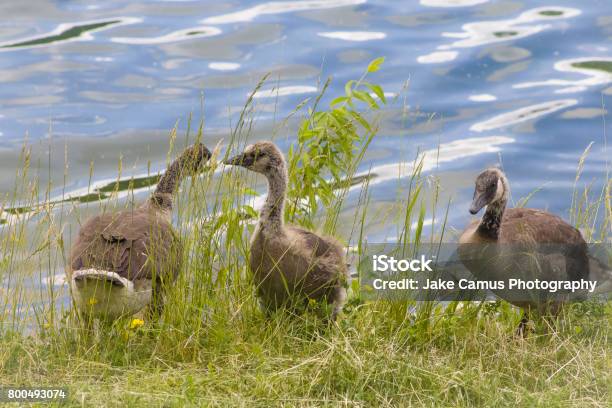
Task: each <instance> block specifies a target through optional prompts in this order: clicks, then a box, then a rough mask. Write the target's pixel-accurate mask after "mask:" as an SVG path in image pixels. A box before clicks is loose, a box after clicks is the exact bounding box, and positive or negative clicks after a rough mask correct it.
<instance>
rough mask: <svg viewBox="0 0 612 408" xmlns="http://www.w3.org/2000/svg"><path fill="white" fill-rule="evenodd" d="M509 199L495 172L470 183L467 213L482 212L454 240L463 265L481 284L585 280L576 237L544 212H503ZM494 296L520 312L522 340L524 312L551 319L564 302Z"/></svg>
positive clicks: (539, 296)
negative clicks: (471, 191) (548, 315)
mask: <svg viewBox="0 0 612 408" xmlns="http://www.w3.org/2000/svg"><path fill="white" fill-rule="evenodd" d="M509 193H510V187H509V182H508V179H507V178H506V176H505V175H504V173H503V172H502V171H501V170H500V169H497V168H489V169H487V170H485V171H483V172H482V173H480V174H479V175H478V177H477V178H476V186H475V190H474V197H473V200H472V204H471V206H470V213H471V214H477V213H478V212H479V211H480V210H481V209H482V208H484V207H486V211H485V213H484V215H483V217H482V218H481V219H480V220H475V221H473V222H472V223H470V225H469V226H468V227H467V228H466V229H465V230H464V232H463V233H462V235H461V237H460V239H459V256H460V258H461V261H462V262H463V264H464V265H465V266H466V267H467V268H468V269H469V270H470V271H471V272H472V273H473V274H474V276H475V277H477V278H479V279H483V280H506V281H507V279H509V278H520V279H524V280H534V279H539V280H541V281H542V280H543V281H553V280H569V281H579V280H581V279H584V280H588V279H589V268H590V264H592V261H591V260H590V259H589V254H588V248H587V244H586V242H585V240H584V238H583V237H582V234H581V233H580V231H578V230H577V229H576V228H574V227H573V226H571V225H569V224H568V223H567V222H565V221H563V220H562V219H561V218H559V217H557V216H556V215H553V214H551V213H548V212H545V211H541V210H536V209H530V208H510V209H506V205H507V203H508V197H509ZM506 288H507V287H506ZM495 294H496V295H497V296H499V297H501V298H503V299H505V300H507V301H509V302H510V303H512V304H514V305H515V306H518V307H520V308H522V309H524V311H525V315H524V317H523V319H522V321H521V326H519V332H522V333H523V334H524V329H525V325H526V323H527V322H528V319H527V315H528V312H529V311H530V310H537V311H538V312H540V313H551V314H553V315H555V314H557V313H558V312H559V310H560V308H561V306H562V305H563V303H565V302H566V301H567V300H568V299H567V298H564V297H562V296H560V295H554V297H552V296H551V295H552V294H546V293H542V292H537V293H536V292H532V293H529V294H525V293H517V292H516V291H514V292H513V291H509V290H497V291H495Z"/></svg>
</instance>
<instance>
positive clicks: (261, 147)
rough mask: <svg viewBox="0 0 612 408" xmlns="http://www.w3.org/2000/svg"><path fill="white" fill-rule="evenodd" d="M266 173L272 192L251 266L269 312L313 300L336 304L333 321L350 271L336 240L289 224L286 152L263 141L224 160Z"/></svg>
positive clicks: (261, 215)
mask: <svg viewBox="0 0 612 408" xmlns="http://www.w3.org/2000/svg"><path fill="white" fill-rule="evenodd" d="M224 163H225V164H228V165H235V166H242V167H244V168H246V169H248V170H251V171H254V172H256V173H260V174H262V175H264V176H265V177H266V179H267V181H268V195H267V197H266V201H265V204H264V206H263V207H262V209H261V211H260V213H259V221H258V224H257V227H256V229H255V232H254V234H253V236H252V238H251V249H250V258H249V267H250V270H251V273H252V276H253V281H254V284H255V285H256V292H257V295H258V297H259V299H260V303H261V306H262V307H263V309H264V311H266V312H267V313H271V312H274V311H276V310H277V309H279V308H283V309H287V310H292V311H298V310H299V308H300V306H301V307H304V306H305V305H307V304H308V303H309V302H313V301H316V302H323V303H319V304H325V305H328V306H331V308H332V310H331V319H332V320H334V319H335V318H336V316H337V315H338V313H339V312H340V311H341V310H342V306H343V304H344V302H345V300H346V287H347V285H348V280H349V274H348V268H347V264H346V262H345V257H344V251H343V248H342V246H341V245H340V244H339V243H338V242H337V241H335V240H334V239H332V238H327V237H322V236H320V235H317V234H315V233H313V232H311V231H307V230H305V229H302V228H299V227H295V226H291V225H285V223H284V203H285V199H286V191H287V179H288V175H287V166H286V164H285V158H284V157H283V154H282V153H281V151H280V150H279V149H278V147H276V146H275V145H274V144H273V143H271V142H267V141H263V142H258V143H255V144H253V145H251V146H248V147H247V148H246V149H245V151H244V152H243V153H242V154H239V155H237V156H235V157H233V158H230V159H228V160H225V161H224Z"/></svg>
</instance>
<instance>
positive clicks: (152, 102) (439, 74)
mask: <svg viewBox="0 0 612 408" xmlns="http://www.w3.org/2000/svg"><path fill="white" fill-rule="evenodd" d="M0 15H2V16H3V19H2V21H1V22H0V83H1V86H0V172H1V174H2V176H3V177H1V178H0V193H1V194H2V195H3V196H4V195H5V194H9V195H10V194H11V193H12V191H13V190H12V188H13V184H14V175H15V168H16V167H17V166H18V163H19V160H18V155H19V151H20V149H21V147H22V146H23V143H24V139H26V138H27V140H28V142H29V143H30V144H31V145H32V146H33V152H34V154H33V163H35V164H36V163H38V165H39V166H40V168H41V170H40V177H41V180H42V182H43V183H46V182H47V177H48V176H50V182H51V183H52V186H55V188H54V189H53V192H54V193H53V194H55V195H59V194H60V193H61V191H62V190H61V189H60V186H62V185H64V184H65V185H66V187H65V190H64V193H65V194H67V195H72V196H79V195H83V194H85V193H86V191H87V190H86V186H87V185H88V184H89V181H90V180H89V166H90V163H91V162H93V163H94V168H95V171H94V174H93V182H94V183H95V184H96V185H97V186H104V185H105V184H106V183H108V182H109V181H111V180H114V179H116V177H117V167H118V165H117V163H118V160H119V157H122V161H123V172H124V173H123V174H124V175H125V176H131V175H142V174H146V173H147V167H148V164H149V162H150V165H151V169H152V170H159V169H162V168H163V167H164V163H165V160H166V150H167V140H168V134H169V130H170V129H171V128H172V127H173V126H174V125H175V123H176V122H177V120H179V124H180V125H179V127H180V128H181V129H184V128H185V126H186V118H187V116H188V114H189V113H190V112H194V113H195V114H196V116H197V115H199V113H200V106H201V103H202V98H203V99H204V115H205V119H206V138H205V140H206V142H207V144H210V145H214V144H216V142H217V141H218V140H219V139H221V138H223V137H225V138H226V140H227V137H228V135H229V131H230V129H231V126H232V125H233V124H235V123H236V120H237V117H238V114H239V110H240V109H241V107H242V106H243V104H244V102H245V100H246V98H247V95H248V94H249V93H250V92H251V91H252V89H253V88H254V86H255V85H256V84H257V82H258V81H259V80H260V79H261V77H262V76H263V75H264V74H265V73H268V72H270V73H271V79H270V81H268V83H267V84H266V85H265V86H264V88H263V91H262V92H260V94H259V95H257V96H258V97H257V98H256V99H255V101H256V110H255V112H256V114H255V118H256V122H255V131H254V134H253V139H257V138H269V137H271V136H272V133H271V132H272V131H273V130H274V129H275V126H274V124H278V123H280V121H282V119H283V118H284V117H285V116H286V115H287V114H289V113H290V112H291V111H292V110H293V108H294V107H295V106H296V105H297V104H298V103H299V102H301V101H302V100H304V99H305V98H307V97H310V96H313V95H315V94H316V91H317V88H318V87H319V86H320V83H321V81H323V80H325V78H327V77H328V76H332V77H333V82H332V85H331V88H330V90H329V91H328V94H327V95H328V96H329V97H331V96H337V95H340V94H342V92H343V86H344V83H345V82H346V81H347V80H350V79H356V78H358V77H359V76H360V75H361V73H362V72H363V70H364V69H365V67H366V66H367V64H368V62H369V61H370V60H372V59H373V58H376V57H379V56H385V57H386V62H385V64H384V66H383V69H382V70H381V71H380V72H378V73H376V74H374V75H372V78H371V79H372V81H373V82H376V83H380V84H381V85H382V86H383V87H384V89H385V91H387V92H389V93H391V94H395V93H399V95H400V96H399V97H398V98H397V99H396V100H395V102H394V103H393V104H391V106H390V107H388V108H387V109H386V111H385V120H384V121H383V122H382V128H381V131H380V134H379V135H378V136H377V138H376V139H375V140H374V142H373V144H372V148H371V152H370V153H369V155H368V157H367V158H366V160H365V162H364V163H363V166H362V169H361V171H367V170H368V169H369V168H370V167H371V168H372V171H373V172H374V173H375V174H376V177H375V178H374V179H373V180H372V186H371V188H370V191H371V193H372V197H373V199H372V202H373V204H372V208H373V210H372V215H371V217H370V218H369V221H368V226H367V232H368V235H369V236H370V238H371V239H373V240H376V239H384V238H388V237H390V236H394V235H395V229H394V228H393V226H392V225H391V226H390V225H386V226H383V227H381V226H380V223H379V222H378V220H379V218H377V217H378V215H377V214H380V213H383V212H384V211H385V208H389V207H390V206H391V205H392V203H393V202H395V201H396V200H397V198H398V185H401V184H402V181H401V180H400V181H399V182H398V174H400V173H401V172H400V171H399V170H398V165H399V164H400V163H410V162H412V160H413V159H414V157H415V155H416V154H417V152H423V151H425V152H428V155H427V159H426V162H425V172H426V174H433V173H435V174H437V175H438V176H439V177H440V179H441V183H442V197H441V200H442V202H446V201H447V200H449V199H452V204H451V206H450V215H449V224H450V226H451V227H452V228H456V229H461V228H463V227H464V226H465V224H466V223H467V221H468V220H469V215H468V211H467V209H468V206H469V202H470V199H471V194H472V186H473V179H474V177H475V175H476V174H477V173H478V172H479V171H480V170H481V169H483V168H484V167H486V166H489V165H494V164H497V163H499V162H500V161H501V162H502V164H503V167H504V169H505V170H506V172H507V174H508V176H509V179H510V182H511V186H512V189H513V196H512V198H513V201H514V202H516V201H517V200H518V199H519V198H521V197H524V196H526V195H527V194H529V193H530V192H532V191H533V190H535V189H537V188H542V189H541V191H539V192H538V193H537V194H535V196H534V197H533V198H532V199H531V201H530V206H533V207H539V208H545V209H548V210H550V211H552V212H554V213H557V214H559V215H561V216H563V217H565V218H567V215H568V209H569V207H570V204H571V194H572V190H573V183H574V177H575V171H576V168H577V164H578V159H579V157H580V155H581V154H582V152H583V151H584V149H585V148H586V147H587V146H588V145H589V143H591V142H594V145H593V147H592V148H591V152H590V155H589V158H588V161H587V162H586V165H585V171H584V176H583V177H584V180H587V181H592V182H593V183H594V184H593V188H594V189H596V190H597V189H599V190H600V189H601V187H602V186H603V185H604V183H605V182H606V180H605V169H606V160H607V159H609V152H608V153H607V152H606V146H605V144H606V143H605V134H606V132H609V131H610V126H609V125H608V124H607V123H606V121H605V118H606V113H607V110H606V109H607V108H606V107H607V106H608V105H609V104H610V97H611V95H612V85H611V82H612V52H611V50H610V37H611V36H612V3H611V2H609V1H607V0H602V1H589V2H580V1H576V0H573V1H566V0H557V1H552V0H551V1H548V0H546V1H545V0H542V1H535V0H534V1H487V0H421V1H420V2H418V1H411V2H405V1H404V2H400V1H376V0H367V1H366V0H296V1H279V2H267V3H266V2H261V1H259V2H258V1H243V2H237V1H234V2H218V1H170V0H168V1H161V0H160V1H112V0H107V1H81V2H64V1H52V0H30V1H28V2H2V3H0ZM406 84H408V86H407V89H406V88H405V87H406ZM327 100H328V101H329V98H328V99H327ZM276 129H278V127H276ZM294 132H295V128H294V127H292V126H289V127H282V128H281V129H280V131H279V132H278V133H277V134H276V135H275V136H276V138H277V140H278V141H279V143H280V144H281V146H282V147H283V148H287V147H288V144H289V143H290V142H291V140H292V137H293V135H294ZM438 146H439V147H440V150H439V155H438ZM49 150H50V152H51V153H49ZM49 157H50V159H49ZM65 157H67V161H68V164H69V169H68V171H67V174H68V176H67V178H66V179H65V180H64V173H65V172H66V170H65V166H64V163H65ZM403 168H404V172H403V174H404V175H409V174H410V171H409V170H410V168H409V167H408V168H406V166H404V167H403ZM404 181H405V180H404ZM404 184H405V183H404ZM357 197H358V191H357V189H356V190H355V191H354V192H353V193H352V194H351V195H349V204H348V207H349V208H348V209H347V214H349V215H350V214H351V208H350V207H351V206H352V205H355V203H356V200H357ZM83 201H89V199H88V198H87V197H86V198H85V199H84V200H83ZM83 207H85V206H83ZM73 213H74V211H72V212H71V213H70V214H69V215H68V218H67V219H68V220H71V218H70V217H71V216H72V215H71V214H73ZM83 213H84V214H86V210H85V209H83ZM3 216H4V217H6V216H7V214H3ZM426 221H429V222H431V214H428V217H427V220H426Z"/></svg>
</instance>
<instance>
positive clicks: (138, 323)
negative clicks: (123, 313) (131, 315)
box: [130, 319, 144, 330]
mask: <svg viewBox="0 0 612 408" xmlns="http://www.w3.org/2000/svg"><path fill="white" fill-rule="evenodd" d="M143 325H144V320H142V319H132V321H131V322H130V329H132V330H134V329H137V328H139V327H141V326H143Z"/></svg>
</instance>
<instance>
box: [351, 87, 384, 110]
mask: <svg viewBox="0 0 612 408" xmlns="http://www.w3.org/2000/svg"><path fill="white" fill-rule="evenodd" d="M353 96H355V98H357V99H359V100H360V101H364V102H365V103H367V104H368V105H369V106H370V108H371V109H380V107H379V106H378V104H377V103H376V101H375V100H374V98H372V97H371V96H370V94H369V93H367V92H363V91H353Z"/></svg>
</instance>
